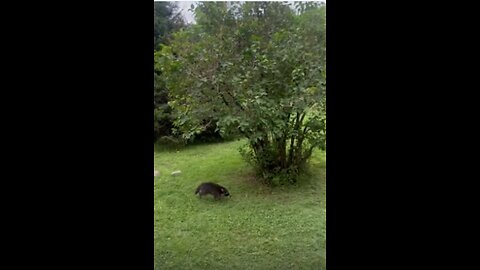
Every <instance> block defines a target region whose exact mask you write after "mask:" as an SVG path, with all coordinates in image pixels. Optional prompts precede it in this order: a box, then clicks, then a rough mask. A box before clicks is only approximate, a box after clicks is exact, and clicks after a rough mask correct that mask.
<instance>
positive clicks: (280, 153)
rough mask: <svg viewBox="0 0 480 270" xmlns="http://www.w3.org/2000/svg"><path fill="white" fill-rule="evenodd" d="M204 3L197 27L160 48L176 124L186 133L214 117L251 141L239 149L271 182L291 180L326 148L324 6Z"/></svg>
mask: <svg viewBox="0 0 480 270" xmlns="http://www.w3.org/2000/svg"><path fill="white" fill-rule="evenodd" d="M296 7H297V9H296V11H297V12H295V11H294V10H292V9H291V8H289V7H288V6H286V5H284V4H282V3H280V2H245V3H244V4H238V3H225V2H203V3H200V4H199V5H198V6H197V8H196V9H195V14H196V19H197V25H195V26H193V27H191V28H189V29H185V30H184V31H180V32H178V33H176V34H175V35H174V39H173V40H172V43H171V46H164V47H163V48H162V50H161V52H160V54H161V57H160V59H159V62H158V68H159V69H161V70H162V72H164V73H165V77H166V82H167V84H168V88H169V89H170V102H169V104H170V106H171V107H172V108H173V109H174V113H175V117H176V120H175V122H174V124H175V126H176V127H177V128H179V129H180V130H181V131H182V132H183V134H184V136H185V137H187V138H188V137H189V136H193V135H194V134H196V133H199V132H201V131H202V130H204V128H205V121H206V119H212V118H213V119H218V121H217V123H216V124H217V126H218V128H219V130H220V131H221V133H222V134H232V133H240V134H242V135H243V136H244V137H245V138H247V140H248V145H247V147H245V148H244V149H243V150H242V154H243V155H244V157H245V158H247V160H248V161H250V162H251V163H252V164H253V165H254V166H255V168H256V169H257V171H258V173H259V175H260V176H261V178H262V179H264V180H266V181H267V182H268V183H272V184H276V183H283V182H295V181H296V179H297V176H298V174H299V173H300V172H301V171H302V170H303V168H304V165H305V164H306V162H307V160H308V159H309V158H310V156H311V154H312V151H313V149H315V148H320V149H325V136H326V117H325V115H326V113H325V112H326V107H325V101H326V73H325V66H326V59H325V51H326V50H325V5H323V4H321V5H312V4H309V5H304V4H300V3H296Z"/></svg>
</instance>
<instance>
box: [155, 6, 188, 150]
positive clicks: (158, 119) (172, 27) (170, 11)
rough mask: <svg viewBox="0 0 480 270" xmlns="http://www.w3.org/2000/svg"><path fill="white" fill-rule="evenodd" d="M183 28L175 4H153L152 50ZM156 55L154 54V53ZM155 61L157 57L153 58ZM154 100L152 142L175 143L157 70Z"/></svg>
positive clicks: (160, 78)
mask: <svg viewBox="0 0 480 270" xmlns="http://www.w3.org/2000/svg"><path fill="white" fill-rule="evenodd" d="M183 26H184V22H183V21H182V18H181V17H180V13H178V11H177V7H176V5H175V3H170V2H154V28H153V37H154V49H159V48H160V45H161V44H168V42H169V41H168V40H169V38H170V35H171V33H172V32H174V31H177V30H178V29H180V28H181V27H183ZM154 53H155V54H156V52H154ZM154 59H157V57H154ZM153 76H154V86H153V92H154V100H153V112H154V113H153V117H154V121H153V132H154V134H153V135H154V141H156V140H157V139H159V138H161V139H162V140H167V141H173V142H177V139H176V138H175V137H173V136H172V132H171V130H172V127H173V118H172V115H171V111H172V110H171V108H170V106H168V90H167V88H166V86H165V82H164V78H163V76H162V73H161V72H159V70H155V72H154V75H153Z"/></svg>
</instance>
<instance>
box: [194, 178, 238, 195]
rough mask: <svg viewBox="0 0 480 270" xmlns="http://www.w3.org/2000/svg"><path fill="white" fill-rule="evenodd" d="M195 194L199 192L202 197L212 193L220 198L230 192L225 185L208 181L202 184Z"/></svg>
mask: <svg viewBox="0 0 480 270" xmlns="http://www.w3.org/2000/svg"><path fill="white" fill-rule="evenodd" d="M195 194H199V195H200V197H202V196H203V195H207V194H211V195H213V197H215V199H219V198H220V197H221V196H222V195H223V196H225V197H228V196H230V193H229V192H228V190H227V189H226V188H225V187H222V186H220V185H218V184H215V183H212V182H207V183H202V184H200V185H199V186H198V187H197V189H196V190H195Z"/></svg>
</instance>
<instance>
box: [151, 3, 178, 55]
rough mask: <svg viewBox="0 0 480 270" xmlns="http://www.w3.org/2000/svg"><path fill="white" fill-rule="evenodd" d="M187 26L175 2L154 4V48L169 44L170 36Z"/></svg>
mask: <svg viewBox="0 0 480 270" xmlns="http://www.w3.org/2000/svg"><path fill="white" fill-rule="evenodd" d="M184 25H185V23H184V21H183V19H182V17H181V14H180V12H179V11H178V7H177V6H176V4H175V3H173V2H153V47H154V50H158V49H159V48H160V44H167V43H168V39H169V37H170V34H171V33H173V32H175V31H177V30H178V29H180V28H181V27H183V26H184Z"/></svg>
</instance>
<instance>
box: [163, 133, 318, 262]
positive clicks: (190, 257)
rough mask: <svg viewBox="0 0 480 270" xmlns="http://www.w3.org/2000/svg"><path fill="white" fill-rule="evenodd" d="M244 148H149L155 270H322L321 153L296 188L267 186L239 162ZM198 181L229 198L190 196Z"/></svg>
mask: <svg viewBox="0 0 480 270" xmlns="http://www.w3.org/2000/svg"><path fill="white" fill-rule="evenodd" d="M243 144H244V141H231V142H225V143H214V144H204V145H194V146H189V147H187V148H180V149H178V151H177V149H173V148H169V149H167V148H163V147H161V146H155V152H154V155H155V170H158V171H159V172H160V176H158V177H155V178H154V198H155V199H154V200H155V202H154V217H155V223H154V225H155V228H154V239H155V256H154V260H155V262H154V266H155V269H222V270H225V269H262V270H263V269H276V270H280V269H326V268H325V265H326V250H325V246H326V242H325V239H326V238H325V237H326V235H325V233H326V177H325V176H326V168H325V167H326V166H325V163H326V157H325V153H324V152H321V151H317V152H315V153H314V155H313V158H312V159H311V161H310V172H309V173H308V175H305V176H304V177H302V178H301V179H300V181H299V184H297V185H296V186H293V187H288V188H286V187H284V188H268V187H265V186H262V185H260V184H258V183H257V182H256V181H255V179H254V176H253V173H252V169H251V167H250V166H249V165H248V164H246V163H245V162H244V161H243V160H242V158H241V156H240V154H239V152H238V148H239V147H240V146H242V145H243ZM176 170H180V171H181V172H182V173H181V174H180V175H177V176H171V175H170V173H171V172H173V171H176ZM204 181H212V182H216V183H219V184H221V185H223V186H225V187H227V188H228V190H229V191H230V194H231V198H225V199H223V200H221V201H214V200H213V199H212V198H211V196H207V197H204V198H202V199H199V198H197V197H196V196H195V195H194V192H195V188H196V187H197V186H198V184H200V183H201V182H204Z"/></svg>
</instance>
